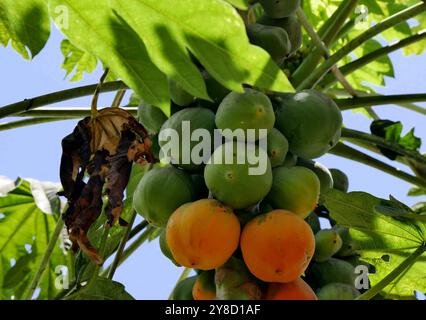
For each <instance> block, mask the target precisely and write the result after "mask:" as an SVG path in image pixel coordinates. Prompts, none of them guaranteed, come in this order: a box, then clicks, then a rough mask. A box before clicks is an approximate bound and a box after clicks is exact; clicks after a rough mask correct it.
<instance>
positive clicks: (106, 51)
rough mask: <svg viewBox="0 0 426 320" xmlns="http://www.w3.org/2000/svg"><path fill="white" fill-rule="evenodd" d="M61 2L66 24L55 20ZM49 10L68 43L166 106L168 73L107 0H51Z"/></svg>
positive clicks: (167, 104) (137, 91)
mask: <svg viewBox="0 0 426 320" xmlns="http://www.w3.org/2000/svg"><path fill="white" fill-rule="evenodd" d="M61 6H62V7H63V8H67V14H68V20H67V22H68V24H67V25H66V24H64V25H63V24H59V23H58V21H60V19H59V18H58V17H59V14H58V11H57V10H56V8H58V7H61ZM49 10H50V14H51V15H52V16H53V17H54V20H55V21H56V22H57V27H58V28H59V29H60V30H61V31H62V32H63V33H64V34H65V35H66V36H67V37H68V38H69V40H70V41H71V43H73V44H74V45H75V46H77V47H78V48H79V49H81V50H84V51H87V52H90V53H91V54H93V55H95V56H97V57H99V58H100V59H101V60H102V61H103V62H104V63H105V64H106V65H107V66H108V67H110V68H111V69H112V71H113V72H114V73H115V74H116V75H117V76H118V77H120V78H122V79H123V80H124V81H125V82H126V84H127V85H129V86H130V87H132V88H133V89H134V90H135V92H136V93H137V94H138V95H140V96H142V97H144V99H145V100H146V101H149V103H151V104H153V105H157V106H159V107H162V108H164V110H167V108H168V106H169V98H168V85H167V77H166V76H165V75H164V74H163V73H162V72H161V71H160V70H159V69H158V68H157V67H156V66H155V65H154V64H153V63H152V62H151V59H150V58H149V56H148V53H147V50H146V47H145V45H144V43H143V42H142V41H141V39H140V38H139V37H138V36H137V35H136V33H135V32H134V31H133V30H132V29H131V28H130V27H129V25H128V24H127V22H126V21H124V20H123V19H122V18H121V17H120V16H118V15H117V14H116V12H115V11H113V10H112V9H111V8H110V7H109V5H108V3H107V0H94V1H85V0H50V1H49Z"/></svg>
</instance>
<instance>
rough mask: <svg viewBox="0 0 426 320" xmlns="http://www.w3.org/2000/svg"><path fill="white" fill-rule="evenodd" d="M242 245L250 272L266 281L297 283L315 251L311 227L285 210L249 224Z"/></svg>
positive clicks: (242, 235)
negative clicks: (295, 281)
mask: <svg viewBox="0 0 426 320" xmlns="http://www.w3.org/2000/svg"><path fill="white" fill-rule="evenodd" d="M240 244H241V251H242V253H243V258H244V262H245V263H246V265H247V267H248V269H249V270H250V272H251V273H252V274H253V275H255V276H256V277H257V278H259V279H260V280H263V281H266V282H280V283H285V282H292V281H294V280H296V279H297V278H299V277H300V276H301V275H302V274H303V273H304V272H305V270H306V268H307V267H308V265H309V262H310V261H311V259H312V256H313V254H314V252H315V237H314V234H313V233H312V230H311V228H310V227H309V225H308V224H307V223H306V222H305V221H304V220H303V219H302V218H300V217H299V216H297V215H295V214H294V213H292V212H290V211H286V210H273V211H271V212H268V213H265V214H262V215H259V216H257V217H255V218H254V219H252V220H251V221H249V222H248V223H247V224H246V225H245V226H244V229H243V231H242V234H241V240H240Z"/></svg>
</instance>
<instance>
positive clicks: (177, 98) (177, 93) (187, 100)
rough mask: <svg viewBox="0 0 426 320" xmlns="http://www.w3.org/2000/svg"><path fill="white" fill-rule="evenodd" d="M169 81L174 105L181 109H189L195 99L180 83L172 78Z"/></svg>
mask: <svg viewBox="0 0 426 320" xmlns="http://www.w3.org/2000/svg"><path fill="white" fill-rule="evenodd" d="M168 81H169V94H170V99H172V101H173V102H174V103H176V104H177V105H178V106H181V107H187V106H189V105H190V104H191V103H192V102H193V101H194V99H195V97H194V96H193V95H191V94H190V93H188V92H186V91H185V90H184V89H183V88H182V86H181V85H180V84H179V83H178V82H176V81H174V80H172V79H170V78H169V79H168Z"/></svg>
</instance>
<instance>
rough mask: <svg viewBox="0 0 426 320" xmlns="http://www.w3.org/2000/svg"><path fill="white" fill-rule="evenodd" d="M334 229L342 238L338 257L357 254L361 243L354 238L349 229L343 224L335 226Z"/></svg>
mask: <svg viewBox="0 0 426 320" xmlns="http://www.w3.org/2000/svg"><path fill="white" fill-rule="evenodd" d="M333 230H335V231H336V232H337V233H338V234H339V236H340V238H341V239H342V247H341V248H340V250H339V251H337V253H336V257H339V258H345V257H350V256H354V255H356V254H357V250H358V249H359V245H358V244H357V242H356V241H354V240H352V237H351V235H350V234H349V229H348V228H346V227H343V226H339V225H335V226H333Z"/></svg>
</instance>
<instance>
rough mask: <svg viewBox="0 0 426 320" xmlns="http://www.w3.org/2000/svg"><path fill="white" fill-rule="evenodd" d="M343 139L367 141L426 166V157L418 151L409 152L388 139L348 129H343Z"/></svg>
mask: <svg viewBox="0 0 426 320" xmlns="http://www.w3.org/2000/svg"><path fill="white" fill-rule="evenodd" d="M342 137H343V138H347V139H348V140H350V139H356V140H362V141H366V142H368V143H371V144H374V145H379V146H381V147H384V148H386V149H389V150H391V151H393V152H396V153H398V154H400V155H403V156H406V157H408V158H411V159H412V160H415V161H416V162H419V163H422V164H425V165H426V157H423V156H422V155H421V154H420V153H418V152H416V151H412V150H408V149H406V148H404V147H403V146H401V145H400V144H399V143H394V142H389V141H387V140H386V139H383V138H382V137H379V136H375V135H372V134H368V133H365V132H361V131H357V130H353V129H348V128H342Z"/></svg>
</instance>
